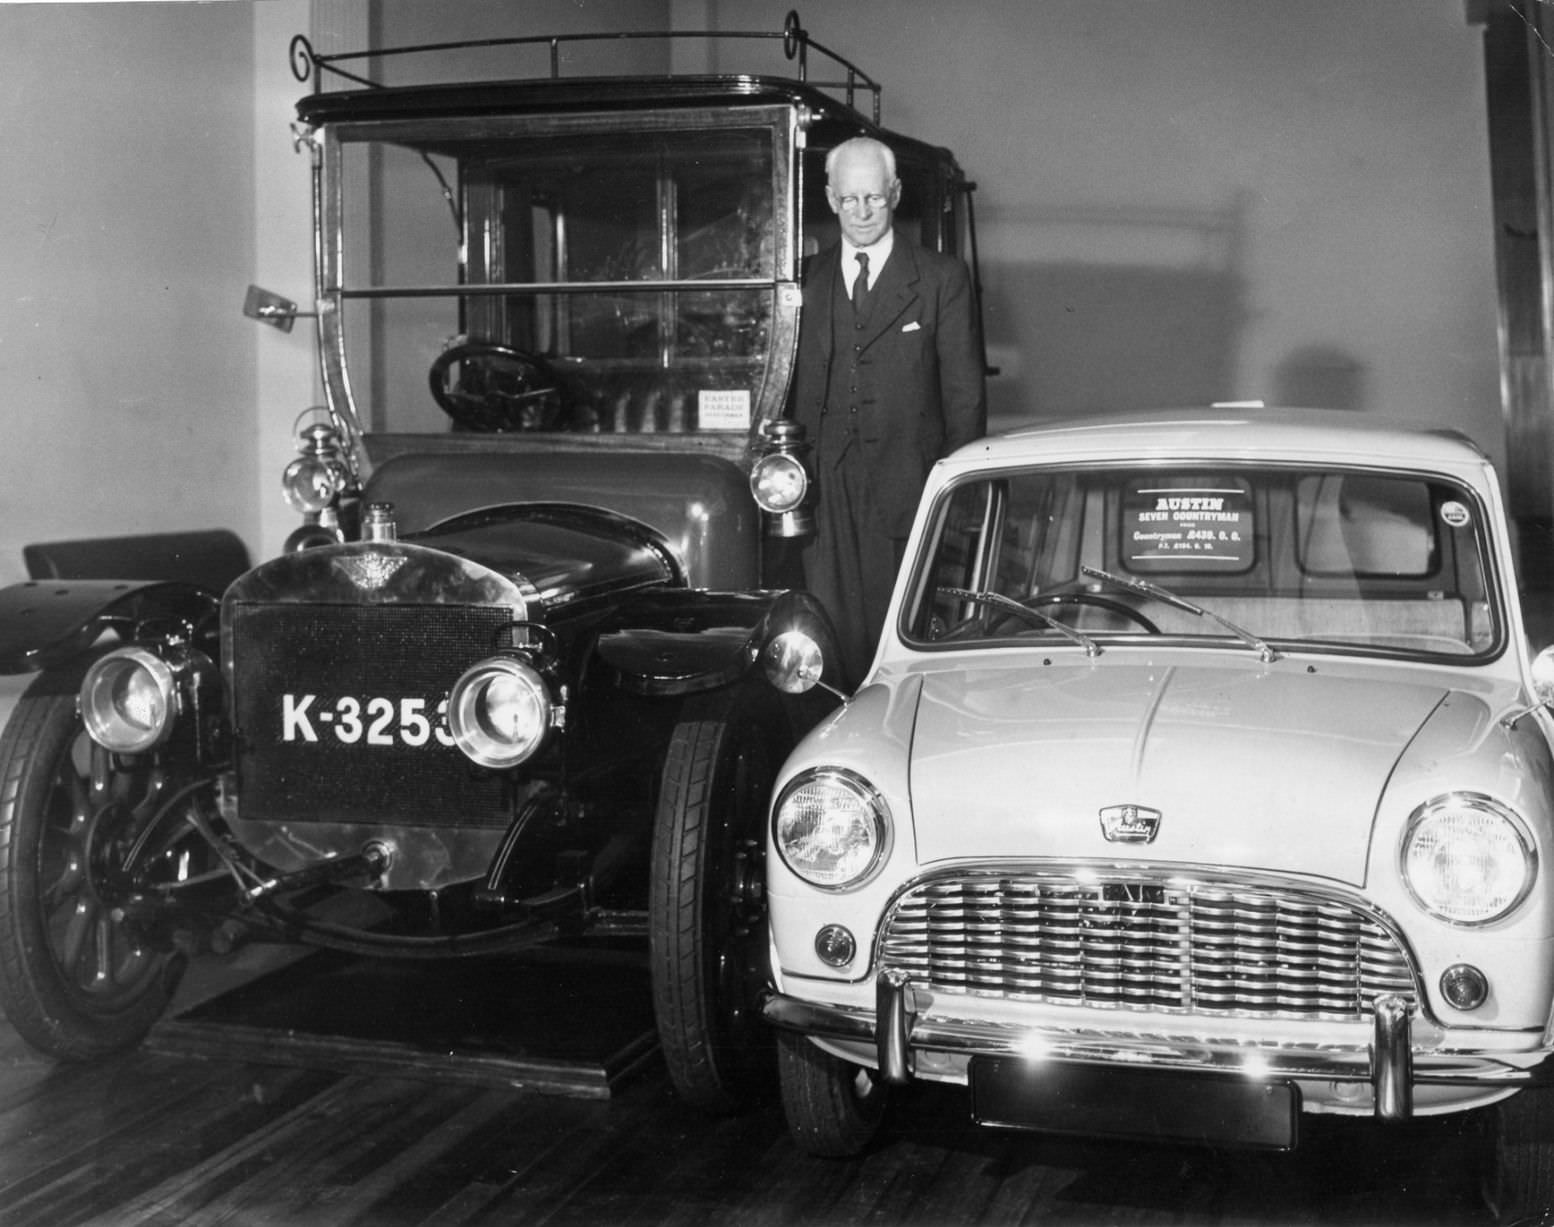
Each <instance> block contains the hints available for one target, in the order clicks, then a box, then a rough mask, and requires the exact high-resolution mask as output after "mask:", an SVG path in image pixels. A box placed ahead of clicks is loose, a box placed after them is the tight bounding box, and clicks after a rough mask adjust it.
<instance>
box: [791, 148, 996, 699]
mask: <svg viewBox="0 0 1554 1227" xmlns="http://www.w3.org/2000/svg"><path fill="white" fill-rule="evenodd" d="M826 200H827V201H828V202H829V203H830V205H831V210H832V212H834V213H835V214H836V216H837V220H838V222H839V224H840V226H841V232H842V237H841V242H840V243H839V244H838V245H837V246H835V247H831V248H828V249H827V250H825V251H822V252H819V253H817V254H816V255H814V256H812V257H810V258H809V259H808V260H806V261H805V266H804V291H803V292H804V306H803V312H802V315H801V317H800V321H799V348H798V359H797V364H796V369H795V372H794V381H793V392H792V397H791V401H790V403H791V406H792V415H793V418H794V420H795V421H798V422H800V423H802V424H803V425H804V428H805V431H806V433H807V436H808V438H809V439H810V440H811V441H812V442H813V444H814V447H815V451H814V458H815V466H814V467H815V475H816V484H817V487H818V503H817V504H816V515H815V518H816V530H815V535H814V537H813V538H812V539H811V540H810V541H809V542H808V543H806V545H805V547H804V581H805V585H806V587H808V588H809V590H810V591H811V592H813V593H814V594H815V595H816V596H817V597H819V598H820V599H821V600H822V601H823V602H824V603H825V605H826V607H827V609H829V610H830V612H831V616H832V619H833V621H835V623H836V629H837V633H838V635H839V637H840V639H841V644H842V655H843V660H842V662H841V663H842V667H843V674H844V676H845V677H846V679H847V681H848V683H849V684H850V685H856V684H857V683H858V682H860V681H861V680H862V678H863V674H864V671H865V670H866V669H867V668H868V665H869V662H870V660H872V658H873V653H874V648H875V645H876V644H877V643H878V641H879V635H880V631H881V629H882V628H883V626H884V623H885V609H886V606H887V605H888V604H889V601H890V593H891V588H892V586H893V584H894V583H895V577H896V570H897V568H898V567H899V565H900V563H901V557H902V554H903V553H904V551H905V548H906V538H907V535H908V533H909V532H910V531H911V527H912V517H913V513H914V512H915V511H916V509H917V501H918V497H919V495H920V494H921V493H922V489H923V481H924V479H925V478H926V477H927V476H928V470H929V469H930V468H931V467H932V465H933V463H934V461H936V460H938V459H939V458H940V457H941V456H944V455H947V454H948V453H949V452H951V451H953V450H954V449H955V448H957V447H959V446H960V445H961V444H962V443H966V442H968V441H969V440H971V439H974V438H977V437H978V436H980V435H981V434H983V433H984V432H985V430H986V428H987V399H986V392H985V389H984V385H983V364H982V354H981V348H980V346H979V344H978V339H977V319H976V308H975V304H974V301H973V296H972V288H971V276H970V274H969V273H968V272H967V269H966V266H965V265H964V264H963V263H962V262H961V261H960V260H958V259H955V258H954V257H952V256H946V255H942V254H940V253H938V252H934V251H929V250H927V249H925V248H921V247H917V246H916V245H914V244H912V243H911V242H909V241H908V240H906V239H905V238H904V237H903V236H899V235H897V234H896V233H895V231H894V230H893V228H892V218H893V217H894V214H895V210H896V206H897V205H898V204H899V203H900V200H901V181H900V180H899V179H898V178H897V177H896V160H895V156H894V155H893V154H892V152H891V150H890V149H889V148H888V147H887V146H885V145H883V144H881V143H880V142H879V141H875V140H871V139H869V138H867V137H856V138H854V139H853V140H849V141H846V142H844V143H843V144H841V145H838V146H837V147H836V148H835V149H833V150H831V152H830V155H829V156H828V157H827V158H826Z"/></svg>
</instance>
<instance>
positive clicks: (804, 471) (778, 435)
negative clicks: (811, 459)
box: [750, 419, 815, 537]
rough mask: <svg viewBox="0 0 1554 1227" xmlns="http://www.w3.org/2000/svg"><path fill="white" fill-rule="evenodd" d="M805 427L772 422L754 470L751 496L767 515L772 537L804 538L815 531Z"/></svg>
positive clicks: (751, 478)
mask: <svg viewBox="0 0 1554 1227" xmlns="http://www.w3.org/2000/svg"><path fill="white" fill-rule="evenodd" d="M809 450H810V445H809V444H808V443H807V442H806V441H805V439H804V427H802V426H800V425H799V424H798V423H797V422H790V421H787V420H785V419H780V420H778V421H775V422H768V423H767V424H766V429H765V431H764V440H763V443H762V450H761V452H760V453H759V454H758V455H757V457H756V459H755V463H754V464H753V465H752V466H751V468H750V494H751V497H753V498H754V499H755V502H756V506H758V507H759V508H760V509H761V510H762V511H764V512H765V513H766V532H767V535H768V536H772V537H801V536H803V535H804V534H805V533H810V532H813V531H814V529H815V515H814V502H815V499H814V483H813V482H812V481H811V480H810V476H809V467H808V465H807V463H806V462H805V456H806V455H807V454H808V452H809Z"/></svg>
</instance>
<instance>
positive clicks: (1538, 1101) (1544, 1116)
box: [1484, 1086, 1554, 1223]
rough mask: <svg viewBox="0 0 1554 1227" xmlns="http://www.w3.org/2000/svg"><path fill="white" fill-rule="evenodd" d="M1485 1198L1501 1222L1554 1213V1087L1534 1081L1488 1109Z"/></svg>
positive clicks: (1535, 1218)
mask: <svg viewBox="0 0 1554 1227" xmlns="http://www.w3.org/2000/svg"><path fill="white" fill-rule="evenodd" d="M1486 1111H1487V1113H1488V1117H1489V1148H1488V1150H1489V1153H1488V1155H1487V1156H1486V1157H1487V1159H1488V1170H1487V1171H1486V1172H1485V1174H1484V1175H1485V1181H1484V1195H1485V1196H1484V1199H1485V1200H1486V1201H1487V1202H1488V1203H1489V1207H1490V1209H1491V1210H1493V1211H1494V1213H1495V1219H1496V1221H1497V1222H1500V1223H1546V1222H1548V1221H1549V1220H1550V1218H1551V1217H1554V1087H1543V1086H1537V1087H1529V1088H1527V1089H1526V1090H1522V1091H1518V1092H1517V1093H1516V1094H1515V1095H1512V1096H1511V1097H1510V1098H1509V1099H1505V1100H1502V1101H1501V1102H1499V1103H1497V1104H1495V1105H1494V1106H1493V1107H1491V1108H1488V1109H1486Z"/></svg>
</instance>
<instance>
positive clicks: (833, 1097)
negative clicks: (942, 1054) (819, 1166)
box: [777, 1031, 890, 1159]
mask: <svg viewBox="0 0 1554 1227" xmlns="http://www.w3.org/2000/svg"><path fill="white" fill-rule="evenodd" d="M777 1072H778V1075H779V1077H780V1079H781V1081H782V1108H783V1113H784V1115H785V1116H786V1117H787V1118H788V1132H789V1133H790V1134H792V1136H793V1140H794V1141H795V1142H796V1143H798V1145H799V1147H800V1148H801V1149H802V1150H804V1151H806V1152H807V1153H809V1154H812V1155H819V1156H820V1157H822V1158H828V1159H845V1158H848V1157H849V1156H852V1155H855V1154H857V1153H858V1152H859V1151H861V1150H862V1149H863V1148H864V1147H865V1146H867V1145H868V1144H869V1143H870V1142H871V1141H873V1140H874V1135H875V1134H876V1133H877V1132H878V1131H879V1127H880V1121H881V1120H882V1119H884V1116H885V1106H886V1103H887V1102H888V1100H889V1095H890V1088H889V1087H888V1086H886V1085H885V1083H884V1082H882V1081H880V1079H879V1075H878V1074H876V1073H875V1072H874V1071H873V1070H872V1069H865V1068H864V1067H863V1066H861V1065H854V1064H853V1063H852V1062H850V1061H844V1060H842V1059H841V1058H840V1057H835V1056H832V1055H831V1054H830V1053H829V1052H825V1051H823V1050H821V1049H819V1048H817V1047H815V1045H814V1044H812V1043H811V1042H810V1041H809V1040H808V1039H806V1038H805V1037H804V1036H802V1035H795V1034H794V1033H793V1032H791V1031H784V1032H783V1033H782V1034H781V1035H779V1036H778V1037H777Z"/></svg>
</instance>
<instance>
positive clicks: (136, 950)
mask: <svg viewBox="0 0 1554 1227" xmlns="http://www.w3.org/2000/svg"><path fill="white" fill-rule="evenodd" d="M94 750H95V747H93V746H92V744H91V742H90V741H89V740H88V739H87V737H86V733H85V731H84V729H83V727H82V724H81V720H80V717H79V716H78V715H77V714H76V699H75V692H74V690H73V689H67V688H66V685H65V684H61V683H60V681H59V679H56V678H51V677H49V676H48V675H44V676H43V677H40V678H39V679H38V680H37V681H36V682H34V683H33V685H32V686H31V687H29V688H28V690H27V692H26V693H25V694H24V695H23V696H22V698H21V699H19V700H18V702H17V705H16V707H15V709H14V710H13V712H12V714H11V718H10V720H9V721H8V722H7V724H6V727H5V731H4V733H3V734H0V1003H3V1004H4V1006H5V1013H6V1017H7V1019H8V1020H9V1021H10V1023H11V1025H12V1026H14V1027H15V1028H16V1030H17V1031H18V1032H19V1033H20V1035H21V1036H22V1038H23V1039H25V1040H26V1041H27V1042H28V1043H30V1044H31V1045H32V1046H33V1047H35V1048H37V1049H38V1050H39V1051H41V1052H43V1053H45V1054H47V1055H49V1056H51V1057H54V1058H57V1059H59V1060H66V1061H85V1060H91V1059H94V1058H98V1057H102V1056H105V1055H107V1054H108V1053H111V1052H115V1051H117V1050H120V1049H123V1048H128V1047H131V1046H133V1045H135V1044H137V1043H138V1042H139V1041H140V1040H141V1038H142V1037H143V1036H144V1035H145V1034H146V1032H147V1031H148V1030H150V1028H151V1026H152V1024H153V1023H155V1022H156V1020H157V1019H158V1018H159V1017H160V1016H161V1014H162V1012H163V1010H164V1009H165V1008H166V1005H167V1001H168V998H169V996H170V995H171V992H172V988H173V986H174V984H175V982H176V978H177V975H178V973H179V972H180V971H181V969H182V960H181V959H172V958H170V957H169V956H168V955H167V954H163V953H158V952H155V951H152V950H150V949H148V948H147V947H146V946H145V945H144V944H143V943H142V942H141V941H140V940H139V939H138V938H137V937H136V936H135V934H133V933H131V932H130V931H129V930H128V929H127V928H126V926H125V925H124V923H123V922H122V919H121V918H120V917H119V916H118V915H116V913H115V911H114V909H113V907H112V906H111V905H110V904H109V903H108V902H106V901H105V900H104V899H102V898H101V897H100V896H99V895H98V893H97V891H96V889H95V887H94V883H93V877H94V875H93V874H92V873H91V872H89V871H88V863H89V858H92V857H96V858H98V859H100V858H101V857H103V856H105V855H111V849H113V848H115V847H117V846H122V845H121V844H117V843H116V842H115V841H116V840H122V838H123V837H124V836H125V835H126V834H127V829H126V830H121V831H120V832H118V833H117V834H115V832H114V831H113V829H112V828H113V827H114V826H116V825H117V826H120V827H122V828H128V827H129V826H130V825H132V824H134V823H135V822H136V821H139V820H143V819H144V818H145V817H146V816H147V815H148V814H149V812H150V810H151V808H152V807H154V806H155V804H156V801H157V798H158V797H159V796H162V795H165V794H166V781H165V780H164V779H163V778H162V777H161V776H159V775H156V774H155V773H152V772H151V771H150V770H149V769H141V770H139V771H136V772H129V771H123V770H117V771H116V770H111V769H110V770H104V771H102V772H101V777H102V778H103V779H104V780H105V781H106V783H105V786H104V787H101V788H96V789H94V788H93V787H92V784H91V779H92V768H91V759H92V755H93V752H94ZM95 753H96V754H97V756H98V761H99V765H100V766H102V765H103V764H106V763H107V756H106V755H105V754H104V753H103V752H102V751H101V750H95ZM89 842H90V845H91V847H90V848H89V846H88V845H89ZM92 848H95V849H96V850H95V851H92V850H91V849H92Z"/></svg>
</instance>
